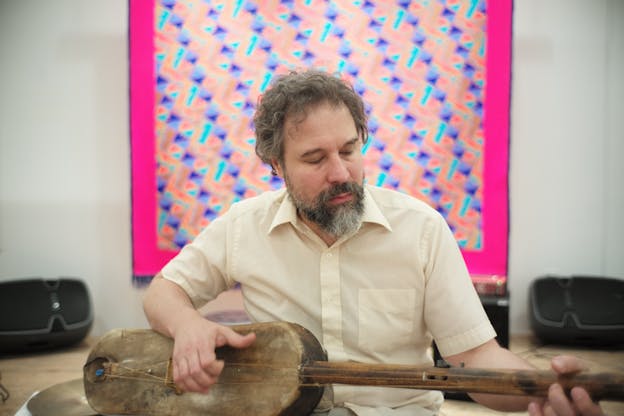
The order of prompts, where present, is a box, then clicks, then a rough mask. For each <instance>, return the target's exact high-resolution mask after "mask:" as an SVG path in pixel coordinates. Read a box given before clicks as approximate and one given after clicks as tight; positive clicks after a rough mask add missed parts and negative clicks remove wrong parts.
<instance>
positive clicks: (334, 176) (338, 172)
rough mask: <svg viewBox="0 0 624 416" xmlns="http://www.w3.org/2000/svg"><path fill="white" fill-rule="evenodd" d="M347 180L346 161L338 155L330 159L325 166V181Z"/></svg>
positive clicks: (339, 181)
mask: <svg viewBox="0 0 624 416" xmlns="http://www.w3.org/2000/svg"><path fill="white" fill-rule="evenodd" d="M348 180H349V169H347V165H346V162H345V161H344V160H342V158H340V157H333V158H331V159H330V161H329V163H328V167H327V181H328V182H330V183H343V182H347V181H348Z"/></svg>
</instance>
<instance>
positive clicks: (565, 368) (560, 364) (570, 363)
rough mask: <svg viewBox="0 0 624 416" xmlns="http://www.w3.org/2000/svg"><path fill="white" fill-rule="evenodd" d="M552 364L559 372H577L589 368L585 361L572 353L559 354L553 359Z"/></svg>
mask: <svg viewBox="0 0 624 416" xmlns="http://www.w3.org/2000/svg"><path fill="white" fill-rule="evenodd" d="M550 365H551V367H552V369H553V370H555V371H556V372H557V373H559V374H569V373H576V372H579V371H582V370H587V366H586V365H585V363H584V362H582V361H581V360H579V359H578V358H576V357H573V356H570V355H558V356H556V357H554V358H553V359H552V361H551V362H550Z"/></svg>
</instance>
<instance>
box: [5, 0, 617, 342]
mask: <svg viewBox="0 0 624 416" xmlns="http://www.w3.org/2000/svg"><path fill="white" fill-rule="evenodd" d="M623 19H624V2H622V1H620V0H599V1H593V2H586V1H584V0H573V1H569V0H558V1H554V0H549V1H547V2H544V1H540V0H519V1H517V2H516V5H515V17H514V31H515V34H516V38H515V41H514V68H513V83H514V85H513V92H512V97H513V100H512V128H511V136H512V137H511V177H510V185H511V234H510V273H509V275H510V288H511V293H512V298H511V307H512V309H511V330H512V332H526V331H528V320H527V319H528V316H527V307H526V303H527V299H526V294H527V290H528V285H529V284H530V281H531V279H532V278H534V277H536V276H538V275H541V274H543V273H548V272H555V273H563V274H568V273H591V274H601V275H614V276H619V277H624V255H623V254H624V253H622V251H623V250H622V247H624V243H623V242H624V240H623V239H624V225H623V219H622V216H621V214H620V213H621V212H624V186H623V184H622V182H623V179H624V173H623V166H624V164H622V163H620V159H621V158H622V155H624V148H623V146H624V140H622V139H623V137H622V133H621V132H622V131H624V129H623V127H624V126H623V123H624V122H623V120H622V118H623V117H622V115H624V111H623V108H622V106H623V105H624V104H623V103H624V90H623V82H622V80H621V78H620V74H619V73H618V72H617V71H618V69H619V68H620V69H621V68H622V67H623V66H624V57H623V53H624V44H623V42H624V36H623V28H622V26H624V25H622V24H621V23H622V22H623V21H624V20H623ZM127 30H128V10H127V1H126V0H108V1H106V2H103V1H95V0H93V1H86V0H84V1H81V0H56V1H54V2H49V1H45V0H40V1H37V0H26V1H24V0H0V280H8V279H15V278H21V277H31V276H41V277H50V278H53V277H57V276H77V277H81V278H83V279H85V281H86V282H87V283H88V285H89V287H90V289H91V293H92V296H93V302H94V306H95V314H96V315H95V316H96V322H95V326H94V330H93V332H94V333H95V334H101V333H102V332H104V331H107V330H109V329H111V328H114V327H120V326H124V327H134V326H145V325H146V322H145V319H144V317H143V314H142V311H141V307H140V298H141V294H142V291H141V290H138V289H134V288H132V286H131V283H130V281H131V279H130V276H131V248H130V186H129V184H130V160H129V158H130V153H129V133H128V62H127V55H128V50H127Z"/></svg>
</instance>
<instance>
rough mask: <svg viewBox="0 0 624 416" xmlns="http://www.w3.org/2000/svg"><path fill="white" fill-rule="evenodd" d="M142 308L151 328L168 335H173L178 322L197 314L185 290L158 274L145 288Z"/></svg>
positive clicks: (178, 324)
mask: <svg viewBox="0 0 624 416" xmlns="http://www.w3.org/2000/svg"><path fill="white" fill-rule="evenodd" d="M143 310H144V312H145V316H146V318H147V321H148V322H149V324H150V326H151V327H152V329H154V330H155V331H157V332H160V333H161V334H163V335H166V336H169V337H175V332H176V329H177V328H178V327H179V326H180V323H182V322H184V321H185V320H187V319H189V318H195V317H197V316H198V315H199V312H197V310H196V309H195V308H194V306H193V304H192V302H191V300H190V299H189V297H188V295H187V294H186V292H184V290H182V288H180V287H179V286H178V285H177V284H175V283H173V282H171V281H169V280H166V279H164V278H163V277H162V276H161V275H160V274H158V275H156V277H154V279H153V280H152V282H151V283H150V285H149V287H148V288H147V291H146V293H145V297H144V298H143Z"/></svg>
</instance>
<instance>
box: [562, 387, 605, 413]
mask: <svg viewBox="0 0 624 416" xmlns="http://www.w3.org/2000/svg"><path fill="white" fill-rule="evenodd" d="M570 396H572V400H573V401H574V405H575V406H576V408H577V409H578V410H579V412H580V413H581V414H582V415H583V416H604V413H603V412H602V409H601V408H600V405H598V404H597V403H594V402H593V401H592V399H591V397H590V396H589V394H588V393H587V391H586V390H585V389H583V388H581V387H574V388H573V389H572V390H571V391H570Z"/></svg>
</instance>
